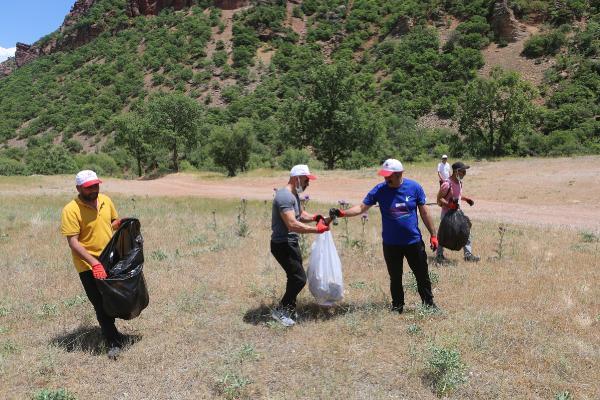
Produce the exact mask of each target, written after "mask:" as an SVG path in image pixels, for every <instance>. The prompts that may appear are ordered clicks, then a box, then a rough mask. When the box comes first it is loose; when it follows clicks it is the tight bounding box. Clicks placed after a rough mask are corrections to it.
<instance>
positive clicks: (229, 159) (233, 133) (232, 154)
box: [210, 119, 254, 176]
mask: <svg viewBox="0 0 600 400" xmlns="http://www.w3.org/2000/svg"><path fill="white" fill-rule="evenodd" d="M253 144H254V134H253V132H252V124H251V123H250V122H249V121H247V120H244V119H242V120H240V121H238V122H237V123H236V124H234V125H233V126H232V127H227V126H215V127H214V128H213V130H212V133H211V140H210V152H211V155H212V157H213V160H214V161H215V164H217V165H219V166H221V167H223V168H225V169H226V170H227V175H228V176H235V175H236V173H237V171H238V170H239V171H245V170H246V168H247V166H248V161H249V160H250V153H251V151H252V146H253Z"/></svg>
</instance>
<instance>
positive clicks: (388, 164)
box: [377, 158, 404, 177]
mask: <svg viewBox="0 0 600 400" xmlns="http://www.w3.org/2000/svg"><path fill="white" fill-rule="evenodd" d="M402 171H404V167H403V166H402V163H401V162H400V161H398V160H396V159H394V158H389V159H387V160H385V161H384V162H383V164H382V165H381V169H380V170H379V171H377V175H379V176H384V177H387V176H390V175H392V174H394V173H396V172H402Z"/></svg>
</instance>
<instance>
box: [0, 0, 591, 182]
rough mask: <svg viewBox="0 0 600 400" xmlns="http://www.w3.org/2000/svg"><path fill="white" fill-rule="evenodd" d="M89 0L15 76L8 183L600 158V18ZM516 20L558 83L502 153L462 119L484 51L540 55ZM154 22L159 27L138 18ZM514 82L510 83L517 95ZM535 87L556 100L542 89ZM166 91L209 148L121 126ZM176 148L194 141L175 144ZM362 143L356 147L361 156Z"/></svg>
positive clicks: (539, 9) (497, 10)
mask: <svg viewBox="0 0 600 400" xmlns="http://www.w3.org/2000/svg"><path fill="white" fill-rule="evenodd" d="M80 3H83V4H84V5H85V6H86V7H83V8H82V9H80V10H79V11H80V12H79V13H77V14H76V15H75V16H72V17H71V18H67V19H66V20H65V24H64V25H63V27H61V29H60V30H59V31H57V32H55V33H53V34H51V35H49V36H48V37H46V38H43V39H42V40H41V41H40V42H38V43H36V44H34V46H33V48H34V49H47V50H44V51H43V52H42V53H41V54H45V55H42V56H39V55H38V56H36V57H37V58H36V57H33V58H34V59H33V61H30V62H28V63H21V66H20V67H19V68H18V69H16V70H15V71H14V72H13V73H12V74H10V75H9V76H8V77H5V78H3V79H0V141H1V143H3V144H4V147H5V149H4V150H2V153H1V155H0V173H1V174H11V173H17V174H18V173H59V172H71V171H72V170H74V169H76V168H81V167H84V166H90V167H94V168H97V169H100V170H102V171H103V172H104V173H109V174H119V173H121V172H123V171H126V172H127V171H133V170H135V164H136V162H135V161H136V160H137V161H138V166H139V170H140V171H139V172H144V171H145V172H148V171H159V170H168V169H173V168H175V169H178V168H179V162H176V161H179V160H182V161H184V164H183V166H184V167H191V166H194V167H198V168H209V169H213V168H217V169H218V168H223V169H226V170H230V173H231V172H232V171H231V169H232V168H233V173H235V171H236V170H239V169H242V170H243V169H247V168H252V167H259V166H269V167H273V166H284V167H286V166H287V164H289V163H293V162H296V161H306V160H308V159H309V158H310V157H316V158H317V159H318V160H320V161H322V162H323V163H324V164H325V166H327V167H333V166H342V167H359V166H361V165H368V164H370V163H373V162H375V161H376V160H378V159H379V158H381V157H385V156H387V155H395V156H397V157H402V158H404V159H416V158H422V157H431V156H436V155H439V154H438V153H440V152H447V151H452V153H453V154H454V155H456V156H460V155H475V156H485V155H502V154H549V153H550V154H551V153H556V154H570V153H574V152H575V153H576V152H592V153H596V152H598V151H599V149H600V147H599V144H598V136H599V133H598V131H599V128H598V126H599V124H598V115H600V111H599V101H598V93H599V92H600V90H598V89H599V87H600V79H599V78H598V58H597V57H598V52H599V49H598V40H600V29H599V28H598V27H599V17H598V9H597V7H593V6H590V5H587V4H584V5H581V6H579V5H578V4H579V3H577V4H575V3H573V4H571V3H570V2H568V4H564V5H563V4H562V2H549V1H548V2H543V1H542V2H536V5H535V6H531V5H528V4H529V3H527V2H520V1H515V2H510V3H507V2H506V1H498V2H493V1H483V0H478V1H476V0H473V1H467V2H462V1H461V2H458V1H456V2H455V1H449V2H446V3H445V5H444V6H440V5H439V4H438V3H439V2H437V1H420V2H417V1H410V0H409V1H400V0H396V1H383V0H361V1H343V0H327V1H314V0H309V1H295V2H286V1H279V0H261V1H255V2H241V1H240V2H237V1H231V2H227V1H221V2H215V4H217V5H218V6H220V7H222V8H223V9H221V8H217V7H208V6H209V5H210V4H211V3H212V2H210V1H198V2H192V1H176V2H170V4H171V5H173V6H174V8H165V9H164V10H160V12H158V11H159V10H158V9H157V8H156V7H155V8H152V7H150V6H149V5H148V4H147V3H153V2H140V1H137V0H96V1H93V0H87V1H83V2H82V1H81V0H80V1H79V2H78V4H80ZM138 3H140V4H142V3H143V4H145V5H144V6H142V5H140V4H138ZM155 3H156V4H158V3H160V4H163V5H165V4H168V3H169V2H166V3H165V2H155ZM192 3H193V4H196V5H194V6H192V7H187V5H189V4H192ZM153 4H154V3H153ZM156 4H155V5H156ZM134 6H135V7H134ZM508 6H510V8H509V7H508ZM136 7H137V8H136ZM144 7H145V8H144ZM236 7H237V8H236ZM232 8H233V9H232ZM230 9H232V10H230ZM140 10H142V11H140ZM507 10H508V11H507ZM513 10H514V12H516V15H517V16H518V17H519V18H520V19H521V21H529V22H532V19H534V18H535V19H536V21H537V22H539V20H543V21H545V23H546V25H544V31H543V33H542V34H541V35H535V36H533V37H532V38H529V40H528V41H527V42H526V43H525V44H524V45H523V47H524V52H525V51H527V52H528V55H529V57H530V60H532V61H529V62H526V61H525V62H524V63H526V64H527V63H529V65H531V64H533V65H541V66H545V65H548V66H550V65H554V66H553V67H552V68H550V69H548V70H547V71H546V78H545V80H543V81H542V82H540V76H541V75H540V73H541V72H542V69H540V68H538V71H539V72H538V73H537V74H535V76H534V77H533V79H531V80H532V81H533V83H534V84H536V85H539V92H541V94H542V96H543V98H544V99H543V101H542V103H545V104H546V106H545V107H542V108H536V109H535V110H533V109H532V110H531V113H530V114H527V118H525V116H523V117H521V118H520V119H519V118H517V119H512V120H509V119H508V118H506V123H504V125H502V123H503V121H499V122H498V124H497V125H498V126H500V128H498V132H500V133H499V135H500V136H502V135H504V134H505V132H503V129H504V130H506V129H507V128H503V126H509V127H510V128H508V129H512V131H511V132H509V134H510V138H509V139H510V140H504V141H502V140H501V141H500V142H498V145H497V146H495V143H493V144H492V146H491V147H490V146H487V145H485V140H487V139H488V138H487V137H483V138H482V139H481V140H479V141H478V139H477V132H475V131H477V129H475V130H473V129H471V130H468V129H467V128H468V126H467V125H465V121H464V118H463V120H462V122H461V118H462V117H461V116H465V115H467V114H468V111H469V110H464V108H465V106H464V105H465V104H466V101H465V100H466V99H465V97H464V96H465V86H466V85H467V84H469V82H472V81H473V80H474V79H475V78H476V77H477V74H478V70H480V69H481V68H483V71H485V73H484V74H483V75H484V76H487V75H488V71H490V70H491V68H490V65H489V64H488V65H485V60H490V57H489V56H488V57H485V58H484V56H483V54H482V52H481V50H482V49H484V50H485V49H488V48H489V46H496V44H491V45H490V42H492V41H494V40H495V41H497V42H498V43H499V44H500V46H504V45H506V43H507V40H513V39H516V40H520V41H521V43H522V42H523V38H522V37H519V32H518V29H519V22H518V21H517V20H516V19H515V18H514V16H513V15H512V13H513ZM144 12H148V13H154V12H158V15H148V16H146V15H138V14H144ZM498 21H499V22H498ZM558 26H561V27H560V29H558V28H557V27H558ZM494 29H495V30H494ZM511 29H512V30H511ZM81 32H87V33H93V34H89V35H87V36H85V35H83V36H82V35H81ZM513 36H514V37H513ZM77 38H79V39H77ZM510 46H511V45H509V47H508V48H509V49H510ZM48 49H49V50H48ZM36 51H38V52H39V51H42V50H36ZM485 51H487V50H485ZM499 51H503V49H502V48H500V49H499ZM46 53H47V54H46ZM507 54H508V55H509V56H512V57H513V58H514V59H515V60H517V59H518V60H525V58H524V56H522V55H520V54H514V52H513V53H510V52H507ZM555 55H559V56H560V57H559V58H558V59H557V60H558V61H557V62H556V63H555V62H546V61H542V63H537V62H536V63H537V64H534V61H533V60H536V59H543V57H546V58H548V59H552V58H553V57H554V56H555ZM540 57H542V58H540ZM502 61H506V59H505V58H504V57H503V58H502ZM521 63H523V61H521ZM17 64H19V63H17ZM505 65H509V66H510V65H511V63H510V62H509V63H505ZM525 77H526V78H530V77H529V76H528V75H526V76H525ZM517 78H518V77H517ZM502 79H504V78H501V77H499V78H498V79H497V82H498V83H497V84H498V85H499V86H502V85H505V86H506V85H509V84H510V79H509V80H508V81H507V80H506V79H508V78H506V79H504V80H502ZM511 79H512V78H511ZM331 82H335V85H333V84H330V83H331ZM507 82H509V83H507ZM506 87H507V88H508V86H506ZM519 87H525V89H519V90H523V91H524V92H523V93H531V94H530V95H526V96H525V97H526V98H528V99H530V101H531V100H533V101H535V102H536V103H540V101H539V100H536V99H535V97H536V94H535V90H533V91H531V90H530V89H527V87H526V86H519ZM336 90H337V91H339V92H335V91H336ZM474 90H475V89H474ZM507 90H508V89H507ZM511 90H512V89H511ZM509 92H510V90H509ZM161 93H170V94H171V95H172V96H175V97H176V96H177V95H181V96H184V97H186V98H191V99H194V100H196V103H197V104H198V107H199V109H198V110H197V112H195V114H194V115H198V116H199V117H198V120H197V121H196V122H197V123H195V124H194V134H193V136H194V137H193V138H192V139H193V140H190V138H189V137H188V138H187V139H186V140H177V137H176V138H175V139H173V140H174V141H173V144H172V145H167V146H164V145H165V144H166V143H167V142H166V139H165V137H166V136H164V135H166V134H165V133H164V129H166V128H164V127H159V126H158V125H156V123H157V122H156V121H155V122H154V125H153V126H152V127H151V129H150V130H151V131H153V132H154V134H153V135H150V136H152V137H150V136H148V135H146V136H148V137H145V136H144V135H142V134H141V133H139V134H136V133H135V132H138V131H136V130H135V129H134V128H132V124H131V123H130V122H131V121H127V123H121V124H119V121H118V120H119V118H120V117H119V116H120V115H123V114H127V115H129V116H136V117H139V119H140V120H142V121H150V122H149V123H150V124H151V125H152V122H151V116H149V114H148V107H149V104H150V103H151V102H152V101H153V99H154V98H156V96H157V95H158V94H161ZM519 93H520V92H519ZM327 96H329V97H327ZM501 97H502V96H500V97H499V98H501ZM315 107H316V108H315ZM316 110H320V111H322V114H320V113H319V112H320V111H319V112H317V111H316ZM494 113H495V114H494V115H498V114H502V112H501V110H496V111H494ZM534 114H535V118H534V117H532V116H533V115H534ZM426 115H433V116H436V118H442V120H444V119H448V118H450V119H454V120H455V124H454V126H456V127H459V131H460V134H459V135H456V134H455V133H452V132H447V131H444V130H442V131H440V130H423V129H422V128H420V127H419V126H418V125H417V124H416V123H415V121H416V120H417V119H418V118H420V117H422V116H426ZM333 116H335V118H334V117H333ZM517 117H519V116H517ZM523 121H525V122H527V123H524V122H523ZM479 124H480V125H481V124H482V123H479ZM436 125H439V124H434V125H433V126H436ZM441 125H442V126H444V125H448V124H447V123H442V124H441ZM465 126H467V127H465ZM473 126H475V127H477V121H475V125H471V128H472V127H473ZM517 127H518V129H517ZM216 128H219V129H221V132H220V133H219V132H217V131H218V130H219V129H216ZM169 129H171V128H169ZM171 130H173V131H177V130H176V129H174V128H172V129H171ZM236 130H237V131H240V132H241V131H243V132H244V136H246V137H247V143H245V144H244V145H240V143H242V142H239V140H240V139H235V134H234V133H233V132H235V131H236ZM317 131H318V135H317V134H316V133H315V132H317ZM131 132H134V134H133V136H136V137H139V139H140V140H141V141H143V142H144V144H147V145H148V146H147V147H146V150H145V152H144V153H143V154H141V153H139V151H138V152H137V153H136V151H135V149H132V146H131V143H129V144H128V142H127V141H126V140H124V139H123V138H122V137H131V136H132V135H129V136H127V135H128V134H129V133H131ZM160 132H163V133H160ZM479 134H481V133H479ZM484 134H485V132H484ZM115 135H116V136H115ZM119 135H120V136H119ZM161 135H163V136H161ZM177 135H179V136H182V135H183V134H182V133H181V132H179V133H177V134H176V135H171V136H177ZM336 135H337V136H336ZM470 135H471V136H473V138H471V139H469V136H470ZM492 135H493V132H492ZM238 136H239V135H238ZM115 137H116V141H115ZM119 137H121V139H119ZM366 137H369V138H371V139H375V138H377V139H378V140H365V138H366ZM232 138H233V139H232ZM346 138H351V139H348V141H347V142H348V145H347V146H346V147H344V142H345V140H343V139H346ZM225 139H227V140H229V142H227V143H230V144H229V145H227V146H221V147H225V148H227V147H240V146H241V147H245V148H246V147H247V148H248V149H249V151H248V154H247V155H246V156H245V158H244V159H243V160H240V161H239V162H238V164H239V165H236V166H227V165H224V162H222V161H220V159H222V158H225V159H228V158H229V159H230V158H231V156H228V157H218V156H217V154H218V153H219V143H217V142H224V141H225ZM234 139H235V140H238V142H235V141H233V142H232V141H231V140H234ZM492 140H493V141H495V140H496V139H495V138H494V137H492ZM365 142H368V143H365ZM480 142H481V143H480ZM161 143H162V144H163V146H161ZM236 143H237V144H236ZM163 147H166V148H167V149H169V151H167V150H166V149H164V148H163ZM148 149H151V151H150V150H148ZM488 149H490V151H491V153H490V154H487V153H486V152H488ZM138 150H139V149H138ZM93 153H101V154H97V155H95V154H93ZM171 153H174V154H176V155H175V156H173V154H171ZM90 154H91V155H90ZM135 154H138V155H137V156H136V155H135Z"/></svg>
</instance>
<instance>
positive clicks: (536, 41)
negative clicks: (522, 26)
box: [523, 30, 566, 58]
mask: <svg viewBox="0 0 600 400" xmlns="http://www.w3.org/2000/svg"><path fill="white" fill-rule="evenodd" d="M565 42H566V36H565V34H564V33H562V32H561V31H558V30H554V31H552V32H549V33H547V34H542V35H533V36H532V37H530V38H529V39H527V41H526V42H525V46H524V47H523V55H525V56H527V57H530V58H537V57H542V56H545V55H555V54H556V53H558V51H559V50H560V48H561V46H563V45H564V44H565Z"/></svg>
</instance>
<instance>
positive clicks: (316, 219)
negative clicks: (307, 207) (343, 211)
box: [312, 214, 323, 222]
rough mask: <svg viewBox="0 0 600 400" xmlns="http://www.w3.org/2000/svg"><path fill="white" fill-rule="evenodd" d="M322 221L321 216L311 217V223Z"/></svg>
mask: <svg viewBox="0 0 600 400" xmlns="http://www.w3.org/2000/svg"><path fill="white" fill-rule="evenodd" d="M322 219H323V216H322V215H321V214H315V215H313V217H312V220H313V221H317V222H319V221H320V220H322Z"/></svg>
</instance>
